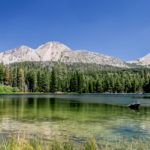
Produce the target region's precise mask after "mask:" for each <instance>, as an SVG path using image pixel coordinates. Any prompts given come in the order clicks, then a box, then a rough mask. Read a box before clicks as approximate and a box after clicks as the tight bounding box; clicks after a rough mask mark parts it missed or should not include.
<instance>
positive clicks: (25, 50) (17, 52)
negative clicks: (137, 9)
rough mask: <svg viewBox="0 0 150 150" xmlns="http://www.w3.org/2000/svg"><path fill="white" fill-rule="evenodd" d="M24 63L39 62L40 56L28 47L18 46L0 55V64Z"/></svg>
mask: <svg viewBox="0 0 150 150" xmlns="http://www.w3.org/2000/svg"><path fill="white" fill-rule="evenodd" d="M24 61H40V56H39V55H38V54H37V53H36V51H35V50H33V49H32V48H30V47H27V46H24V45H23V46H20V47H17V48H15V49H12V50H8V51H5V52H3V53H0V62H1V63H3V64H11V63H15V62H24Z"/></svg>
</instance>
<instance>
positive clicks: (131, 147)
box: [0, 137, 150, 150]
mask: <svg viewBox="0 0 150 150" xmlns="http://www.w3.org/2000/svg"><path fill="white" fill-rule="evenodd" d="M149 149H150V143H149V142H148V141H144V140H132V141H130V142H128V143H127V142H125V141H121V142H116V143H113V144H110V143H107V142H106V143H105V144H104V143H97V142H96V140H95V139H90V140H89V141H87V142H84V143H79V144H77V143H76V144H75V143H73V142H70V141H67V142H61V141H56V140H53V141H49V142H48V141H43V140H39V139H34V140H33V139H30V140H29V139H25V138H23V137H21V138H20V137H16V138H11V139H7V140H6V139H5V140H4V141H3V142H1V144H0V150H149Z"/></svg>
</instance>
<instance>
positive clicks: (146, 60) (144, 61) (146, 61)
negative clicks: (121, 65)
mask: <svg viewBox="0 0 150 150" xmlns="http://www.w3.org/2000/svg"><path fill="white" fill-rule="evenodd" d="M128 63H130V64H136V65H142V66H147V65H150V53H149V54H147V55H145V56H144V57H141V58H138V59H136V60H133V61H128Z"/></svg>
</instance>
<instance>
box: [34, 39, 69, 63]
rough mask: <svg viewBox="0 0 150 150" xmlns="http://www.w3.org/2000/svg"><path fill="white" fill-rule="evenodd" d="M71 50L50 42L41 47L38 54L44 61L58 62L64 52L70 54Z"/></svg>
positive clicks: (60, 44)
mask: <svg viewBox="0 0 150 150" xmlns="http://www.w3.org/2000/svg"><path fill="white" fill-rule="evenodd" d="M68 51H71V49H70V48H69V47H68V46H66V45H64V44H62V43H59V42H48V43H45V44H43V45H41V46H39V47H38V48H37V50H36V52H37V53H38V54H39V55H40V56H41V59H42V61H58V60H59V59H60V58H61V56H62V52H68Z"/></svg>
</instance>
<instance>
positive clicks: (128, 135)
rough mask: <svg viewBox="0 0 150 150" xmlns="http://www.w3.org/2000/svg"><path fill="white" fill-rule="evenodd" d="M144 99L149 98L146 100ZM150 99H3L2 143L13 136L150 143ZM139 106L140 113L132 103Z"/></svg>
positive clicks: (0, 108)
mask: <svg viewBox="0 0 150 150" xmlns="http://www.w3.org/2000/svg"><path fill="white" fill-rule="evenodd" d="M143 96H144V97H145V96H146V97H147V98H143ZM148 96H150V95H138V94H114V95H113V94H80V95H49V94H41V95H40V94H37V95H17V94H16V95H15V94H14V95H2V94H1V95H0V139H2V138H5V137H8V136H11V135H13V134H20V133H21V134H22V133H23V134H25V135H26V136H28V137H29V138H34V137H36V136H38V137H39V136H40V138H42V139H44V140H51V139H57V140H61V141H66V140H70V141H73V142H77V143H78V142H83V141H85V140H87V139H89V138H92V137H94V138H95V139H96V140H97V141H109V142H116V141H119V140H121V139H125V140H126V141H130V140H131V139H134V138H135V139H139V138H142V139H150V98H148ZM137 101H138V102H140V103H141V107H140V109H139V110H131V109H129V108H128V107H127V105H128V104H129V103H132V102H137Z"/></svg>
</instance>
